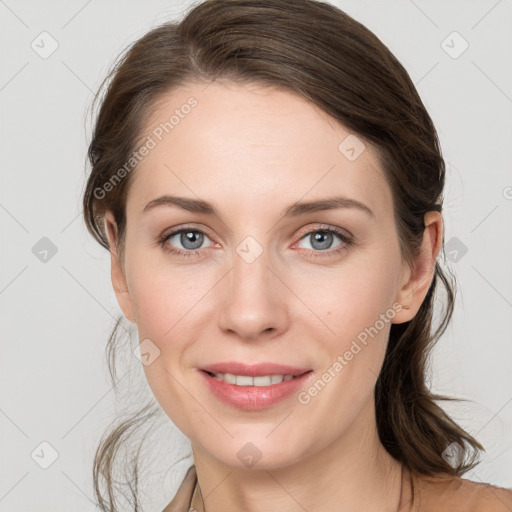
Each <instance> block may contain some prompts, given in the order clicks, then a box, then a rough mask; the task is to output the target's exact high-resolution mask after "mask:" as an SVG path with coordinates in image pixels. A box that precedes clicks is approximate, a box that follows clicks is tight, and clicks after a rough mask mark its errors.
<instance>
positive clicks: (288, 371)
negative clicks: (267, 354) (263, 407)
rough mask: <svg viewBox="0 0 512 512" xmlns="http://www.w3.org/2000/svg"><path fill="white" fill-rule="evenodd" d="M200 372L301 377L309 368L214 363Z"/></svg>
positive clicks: (269, 364)
mask: <svg viewBox="0 0 512 512" xmlns="http://www.w3.org/2000/svg"><path fill="white" fill-rule="evenodd" d="M201 370H204V371H207V372H211V373H230V374H233V375H247V376H249V377H261V376H263V375H294V376H296V375H302V374H303V373H306V372H308V371H309V370H310V368H298V367H294V366H287V365H284V364H275V363H260V364H246V363H239V362H235V361H231V362H228V363H214V364H209V365H207V366H203V367H202V368H201Z"/></svg>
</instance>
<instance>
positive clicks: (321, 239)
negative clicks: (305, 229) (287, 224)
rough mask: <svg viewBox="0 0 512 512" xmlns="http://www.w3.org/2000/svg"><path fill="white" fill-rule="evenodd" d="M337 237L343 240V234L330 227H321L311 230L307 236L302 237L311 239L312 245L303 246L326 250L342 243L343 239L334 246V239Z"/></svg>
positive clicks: (307, 239)
mask: <svg viewBox="0 0 512 512" xmlns="http://www.w3.org/2000/svg"><path fill="white" fill-rule="evenodd" d="M335 237H337V238H338V239H339V240H342V241H343V236H342V235H340V234H339V233H336V232H335V231H332V230H329V229H319V230H316V231H310V232H309V233H307V234H306V235H305V236H303V237H302V238H301V241H302V240H306V241H309V244H310V247H303V248H304V249H312V250H315V251H325V250H328V249H333V248H334V247H337V246H338V245H341V243H342V242H341V241H340V242H339V243H338V244H337V245H335V246H334V247H333V245H332V244H333V240H334V239H335Z"/></svg>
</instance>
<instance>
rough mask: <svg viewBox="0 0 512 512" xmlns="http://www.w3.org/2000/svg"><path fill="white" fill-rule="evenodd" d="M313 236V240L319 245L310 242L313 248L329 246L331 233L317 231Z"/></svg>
mask: <svg viewBox="0 0 512 512" xmlns="http://www.w3.org/2000/svg"><path fill="white" fill-rule="evenodd" d="M313 237H314V242H320V245H319V246H316V247H315V244H314V243H312V244H311V245H312V246H313V247H314V248H315V249H328V248H329V247H330V246H331V242H332V233H329V232H328V231H317V232H316V233H315V234H314V235H313Z"/></svg>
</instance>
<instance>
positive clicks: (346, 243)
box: [157, 226, 355, 258]
mask: <svg viewBox="0 0 512 512" xmlns="http://www.w3.org/2000/svg"><path fill="white" fill-rule="evenodd" d="M188 232H194V233H201V234H203V235H206V236H208V233H205V232H204V231H202V230H200V229H196V228H193V227H183V228H180V229H177V230H176V231H172V232H171V233H167V234H165V235H163V236H162V237H160V238H159V239H158V242H157V243H158V245H160V246H161V247H162V249H163V250H164V251H165V252H168V253H171V254H176V255H178V256H182V257H185V258H191V257H194V256H198V255H199V254H198V253H199V252H200V251H201V249H194V250H191V251H182V250H180V249H176V248H175V247H173V246H171V245H169V244H167V241H168V240H169V239H171V238H172V237H173V236H175V235H178V234H180V233H188ZM318 232H321V233H333V234H334V235H337V236H338V237H339V238H340V240H341V242H342V243H341V244H340V245H338V246H337V247H336V248H335V249H330V250H325V251H320V250H314V249H303V250H306V251H310V252H312V256H313V258H325V257H330V256H334V255H336V254H338V253H340V252H342V251H345V250H347V249H348V248H349V247H351V246H353V245H354V244H355V242H354V240H353V239H352V238H350V237H348V236H347V235H345V234H344V233H343V232H342V231H341V230H340V229H337V228H334V227H331V226H321V227H317V228H315V229H312V230H310V231H307V232H306V233H304V234H303V235H302V236H301V237H300V238H299V241H300V240H302V239H303V238H305V237H306V236H308V235H311V234H313V233H318Z"/></svg>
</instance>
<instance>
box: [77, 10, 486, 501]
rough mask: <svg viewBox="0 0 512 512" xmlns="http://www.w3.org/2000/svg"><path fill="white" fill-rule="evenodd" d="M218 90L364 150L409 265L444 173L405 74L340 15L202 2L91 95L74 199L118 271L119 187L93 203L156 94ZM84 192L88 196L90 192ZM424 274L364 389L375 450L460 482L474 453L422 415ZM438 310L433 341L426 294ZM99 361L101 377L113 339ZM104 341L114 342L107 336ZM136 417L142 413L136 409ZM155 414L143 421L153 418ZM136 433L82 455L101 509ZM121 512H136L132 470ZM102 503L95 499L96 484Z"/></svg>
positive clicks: (437, 279)
mask: <svg viewBox="0 0 512 512" xmlns="http://www.w3.org/2000/svg"><path fill="white" fill-rule="evenodd" d="M215 79H228V80H231V81H234V82H236V83H241V84H242V83H259V84H263V85H269V86H274V87H276V86H277V87H281V88H284V89H286V90H289V91H291V92H295V93H298V94H300V95H302V96H303V97H304V98H305V99H307V100H308V101H310V102H311V103H312V104H314V105H316V106H318V107H319V108H321V109H322V110H323V111H325V112H326V113H328V114H329V115H331V116H332V117H333V118H334V119H336V120H338V121H339V122H340V123H342V124H343V125H344V126H345V127H347V128H348V129H350V131H352V132H353V133H355V134H356V135H357V136H358V137H360V138H361V139H362V140H364V141H365V142H367V143H369V144H371V145H373V147H374V148H375V149H376V150H377V152H378V154H379V157H380V161H381V164H382V167H383V170H384V173H385V176H386V179H387V181H388V183H389V185H390V187H391V189H392V195H393V203H394V213H395V222H396V225H397V230H398V234H399V240H400V249H401V253H402V257H403V259H404V261H406V262H409V263H410V262H412V260H413V258H414V257H415V256H416V255H417V254H418V250H419V248H420V246H421V241H422V237H423V232H424V229H425V226H424V216H425V214H426V213H427V212H428V211H431V210H438V211H441V208H442V201H443V198H442V193H443V188H444V182H445V164H444V160H443V157H442V155H441V149H440V144H439V140H438V136H437V133H436V130H435V127H434V125H433V122H432V120H431V118H430V116H429V114H428V113H427V111H426V109H425V106H424V105H423V103H422V101H421V99H420V97H419V94H418V92H417V91H416V89H415V87H414V84H413V83H412V81H411V79H410V77H409V75H408V73H407V71H406V70H405V69H404V68H403V66H402V65H401V64H400V63H399V62H398V60H397V59H396V58H395V57H394V56H393V54H392V53H391V52H390V51H389V49H388V48H387V47H386V46H385V45H384V44H383V43H382V42H381V41H380V40H379V39H378V38H377V37H376V36H375V35H374V34H373V33H372V32H371V31H370V30H368V29H367V28H366V27H364V26H363V25H362V24H360V23H359V22H357V21H355V20H354V19H353V18H351V17H350V16H348V15H347V14H345V13H344V12H343V11H341V10H340V9H338V8H336V7H334V6H332V5H329V4H326V3H322V2H319V1H314V0H295V1H294V2H290V1H289V0H209V1H205V2H203V3H199V4H197V5H195V6H193V8H191V9H190V10H189V12H188V14H187V15H186V16H185V17H184V18H183V20H182V21H180V22H177V21H176V22H168V23H165V24H163V25H161V26H159V27H157V28H155V29H153V30H151V31H150V32H148V33H147V34H146V35H144V37H142V38H141V39H139V40H138V41H136V42H135V43H134V44H133V45H131V47H130V48H128V49H127V50H126V51H125V53H124V54H123V55H122V56H121V58H120V59H119V61H118V63H117V65H116V66H115V67H114V68H113V69H112V70H111V72H110V73H109V75H108V76H107V77H106V78H105V81H104V82H103V83H102V85H101V86H100V89H99V91H98V93H97V95H96V98H95V101H94V104H96V101H97V100H98V99H99V94H100V91H102V90H103V88H104V84H105V83H106V81H107V80H110V82H109V85H108V89H107V91H106V93H105V94H104V96H103V98H102V100H101V107H100V110H99V112H98V115H97V118H96V121H95V125H94V130H93V136H92V141H91V143H90V146H89V151H88V157H89V161H90V164H91V166H92V171H91V174H90V176H89V178H88V181H87V184H86V189H85V192H84V197H83V210H84V218H85V223H86V226H87V229H88V230H89V232H90V233H91V234H92V235H93V236H94V237H95V238H96V240H97V241H98V242H99V243H100V244H101V245H102V246H104V247H105V248H107V249H112V250H116V251H118V254H119V255H120V257H121V259H123V256H122V255H123V247H124V235H125V229H126V216H125V205H126V197H127V192H128V188H129V186H130V183H131V181H132V174H133V173H134V172H136V168H135V169H134V170H133V171H132V172H130V173H128V174H127V175H126V176H125V177H124V178H123V179H122V180H121V181H120V182H119V183H118V184H116V186H115V187H113V188H112V190H110V191H109V192H108V193H106V194H98V193H97V191H98V190H100V189H102V187H103V186H104V184H105V183H106V182H108V181H109V179H111V178H112V176H113V175H114V174H115V173H116V171H118V169H120V168H121V167H122V166H123V165H124V164H125V163H126V162H127V161H128V160H129V158H130V155H131V153H132V152H133V151H134V150H135V149H136V147H137V143H138V141H140V140H141V138H142V137H144V135H145V134H144V133H141V130H142V127H143V125H144V122H145V121H146V119H147V118H148V115H149V114H150V113H151V109H152V106H153V105H154V104H155V103H156V102H157V101H158V99H159V98H161V97H162V95H165V94H167V93H169V92H171V91H172V90H173V89H175V88H177V87H179V86H180V85H186V84H187V83H192V82H205V83H207V82H210V81H212V80H215ZM95 191H96V192H95ZM106 211H111V212H112V213H113V215H114V217H115V220H116V223H117V226H118V245H117V247H115V248H109V246H108V240H107V238H106V234H105V233H104V229H103V223H102V218H103V216H104V214H105V212H106ZM449 274H450V278H449V277H448V275H447V274H445V272H444V271H443V270H442V269H441V267H440V265H439V262H436V267H435V276H434V279H433V282H432V285H431V287H430V289H429V291H428V294H427V296H426V298H425V300H424V301H423V304H422V305H421V307H420V309H419V311H418V313H417V314H416V316H415V317H414V318H413V319H412V320H411V321H410V322H406V323H403V324H393V325H392V326H391V331H390V337H389V343H388V348H387V352H386V355H385V359H384V364H383V368H382V371H381V374H380V375H379V378H378V380H377V383H376V388H375V404H376V417H377V426H378V431H379V437H380V439H381V442H382V443H383V445H384V447H385V448H386V449H387V451H388V452H389V453H390V454H391V455H392V456H393V457H394V458H395V459H397V460H398V461H400V462H402V463H403V464H404V465H405V466H406V467H407V468H408V469H409V470H410V471H411V472H412V473H413V474H418V475H434V474H437V473H444V474H449V475H459V476H460V475H462V474H463V473H465V472H466V471H468V470H469V469H471V468H473V467H474V466H475V465H476V464H477V458H478V454H479V450H483V447H482V446H481V444H480V443H479V442H478V441H476V440H475V439H474V438H473V437H472V436H471V435H469V434H468V433H467V432H465V431H464V430H463V429H462V428H461V427H460V426H458V425H457V424H456V423H455V422H454V421H453V420H452V419H451V418H450V417H449V416H448V415H447V414H446V413H445V412H444V411H443V409H441V408H440V406H439V405H437V404H436V401H437V400H454V399H453V398H448V397H444V396H439V395H435V394H433V393H431V392H430V391H429V389H428V385H427V370H428V368H427V363H428V358H429V353H430V351H431V349H432V347H433V345H434V343H435V342H436V341H437V340H438V339H439V337H440V336H441V335H442V334H443V332H444V331H445V330H446V327H447V326H448V323H449V322H450V320H451V317H452V314H453V309H454V302H455V293H456V283H455V276H454V275H453V274H452V273H451V272H449ZM439 284H442V285H443V286H444V288H445V291H446V298H445V300H446V304H445V305H444V308H443V312H442V315H441V316H442V318H441V321H440V322H439V325H438V326H437V328H434V326H433V325H432V324H433V313H434V299H435V297H436V294H435V292H436V288H437V287H438V285H439ZM118 327H119V322H118V323H117V324H116V328H115V329H114V332H113V333H112V335H111V337H110V339H109V343H108V347H107V353H108V355H109V366H110V371H111V375H112V376H114V375H115V364H116V341H115V340H116V337H117V336H116V331H118ZM117 334H118V332H117ZM144 411H147V409H144ZM154 415H155V411H154V410H153V411H152V412H151V414H149V415H148V417H150V416H154ZM140 422H141V417H140V414H138V415H137V416H134V417H133V418H132V420H131V421H124V422H122V423H120V424H119V425H118V426H117V427H116V428H115V429H113V430H112V431H110V432H109V433H108V435H107V434H105V435H104V437H103V438H102V440H101V442H100V445H99V447H98V449H97V451H96V454H95V464H94V485H95V494H96V497H97V499H98V502H99V505H100V507H101V509H102V510H105V511H113V510H116V498H115V493H114V486H115V481H114V479H113V476H112V475H113V470H114V467H115V461H116V453H117V451H118V449H119V446H120V444H122V443H125V442H126V440H127V439H128V437H129V435H130V433H131V431H132V430H133V428H134V427H136V426H137V425H138V424H139V423H140ZM451 443H458V444H459V445H460V446H461V447H462V448H464V450H465V458H464V460H463V461H461V462H460V463H459V464H458V465H457V466H456V467H452V465H450V464H449V463H448V462H447V460H445V458H443V452H444V451H445V449H446V447H447V446H448V445H450V444H451ZM134 466H135V467H134V472H133V481H134V482H135V491H133V488H132V485H131V484H129V485H130V489H131V490H132V495H133V498H134V510H138V509H139V505H138V500H137V492H136V483H137V481H138V476H137V468H136V464H134ZM101 479H103V484H104V485H106V491H107V492H106V493H105V494H103V492H102V490H101V486H102V485H101V482H100V480H101Z"/></svg>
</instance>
